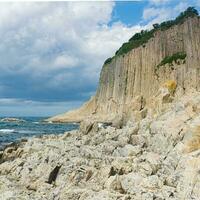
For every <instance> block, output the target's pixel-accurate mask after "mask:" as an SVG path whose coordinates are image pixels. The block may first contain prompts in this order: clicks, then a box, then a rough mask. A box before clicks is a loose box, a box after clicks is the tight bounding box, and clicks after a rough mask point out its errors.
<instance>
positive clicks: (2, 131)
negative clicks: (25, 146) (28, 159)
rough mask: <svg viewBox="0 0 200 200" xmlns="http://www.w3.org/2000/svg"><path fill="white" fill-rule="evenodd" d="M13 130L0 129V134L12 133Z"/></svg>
mask: <svg viewBox="0 0 200 200" xmlns="http://www.w3.org/2000/svg"><path fill="white" fill-rule="evenodd" d="M14 132H15V130H14V129H0V133H14Z"/></svg>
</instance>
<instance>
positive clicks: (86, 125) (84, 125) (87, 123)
mask: <svg viewBox="0 0 200 200" xmlns="http://www.w3.org/2000/svg"><path fill="white" fill-rule="evenodd" d="M93 126H94V122H93V121H91V120H84V121H82V122H81V123H80V128H79V130H80V132H81V133H82V134H84V135H87V134H88V133H89V132H90V131H91V130H92V128H93Z"/></svg>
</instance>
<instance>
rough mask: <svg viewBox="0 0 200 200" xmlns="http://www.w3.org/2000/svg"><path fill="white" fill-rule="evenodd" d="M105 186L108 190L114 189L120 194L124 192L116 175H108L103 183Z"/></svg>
mask: <svg viewBox="0 0 200 200" xmlns="http://www.w3.org/2000/svg"><path fill="white" fill-rule="evenodd" d="M105 187H106V188H107V189H108V190H115V191H117V192H119V193H121V194H123V193H124V190H123V188H122V185H121V182H120V180H119V177H118V175H114V176H110V177H109V178H108V180H107V181H106V183H105Z"/></svg>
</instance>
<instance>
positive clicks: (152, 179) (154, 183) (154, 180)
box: [140, 175, 163, 191]
mask: <svg viewBox="0 0 200 200" xmlns="http://www.w3.org/2000/svg"><path fill="white" fill-rule="evenodd" d="M140 186H141V187H143V188H146V189H148V190H150V191H154V190H158V189H160V188H161V187H162V186H163V182H162V180H160V179H159V178H158V176H157V175H152V176H148V177H146V178H144V179H143V181H142V182H141V185H140Z"/></svg>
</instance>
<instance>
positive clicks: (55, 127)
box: [0, 117, 78, 148]
mask: <svg viewBox="0 0 200 200" xmlns="http://www.w3.org/2000/svg"><path fill="white" fill-rule="evenodd" d="M1 119H3V118H0V120H1ZM20 119H22V120H24V122H1V121H0V148H3V147H4V146H6V145H7V144H10V143H12V142H16V141H19V140H21V139H24V138H29V137H33V136H41V135H48V134H62V133H64V132H66V131H71V130H74V129H77V128H78V124H69V123H47V122H43V120H44V119H45V118H41V117H20Z"/></svg>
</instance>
